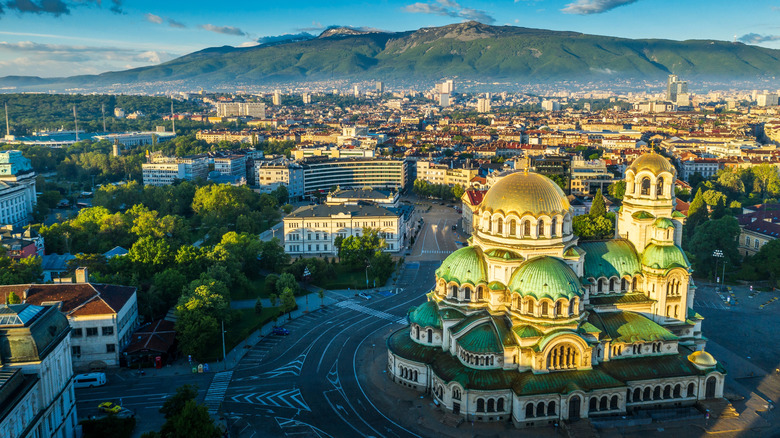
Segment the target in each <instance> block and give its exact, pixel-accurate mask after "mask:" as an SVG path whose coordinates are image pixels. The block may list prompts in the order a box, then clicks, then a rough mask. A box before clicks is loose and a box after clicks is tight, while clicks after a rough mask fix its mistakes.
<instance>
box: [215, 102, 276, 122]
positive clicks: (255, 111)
mask: <svg viewBox="0 0 780 438" xmlns="http://www.w3.org/2000/svg"><path fill="white" fill-rule="evenodd" d="M230 116H249V117H256V118H258V119H264V118H265V104H264V103H260V102H219V103H217V117H230Z"/></svg>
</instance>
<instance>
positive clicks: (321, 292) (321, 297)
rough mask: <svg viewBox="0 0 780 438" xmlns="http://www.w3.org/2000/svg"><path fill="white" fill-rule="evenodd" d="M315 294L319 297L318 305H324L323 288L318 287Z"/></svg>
mask: <svg viewBox="0 0 780 438" xmlns="http://www.w3.org/2000/svg"><path fill="white" fill-rule="evenodd" d="M317 296H318V297H319V298H320V307H325V289H322V288H320V290H318V291H317Z"/></svg>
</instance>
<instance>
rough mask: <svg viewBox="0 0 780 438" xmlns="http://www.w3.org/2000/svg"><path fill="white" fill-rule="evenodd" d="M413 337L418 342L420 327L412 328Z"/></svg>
mask: <svg viewBox="0 0 780 438" xmlns="http://www.w3.org/2000/svg"><path fill="white" fill-rule="evenodd" d="M414 337H415V338H417V340H420V327H419V326H415V327H414Z"/></svg>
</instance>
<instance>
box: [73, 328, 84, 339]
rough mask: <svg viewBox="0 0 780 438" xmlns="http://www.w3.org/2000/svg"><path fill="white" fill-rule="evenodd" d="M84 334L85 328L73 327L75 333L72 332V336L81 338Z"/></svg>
mask: <svg viewBox="0 0 780 438" xmlns="http://www.w3.org/2000/svg"><path fill="white" fill-rule="evenodd" d="M83 335H84V330H82V329H80V328H76V329H73V333H71V335H70V336H71V337H73V338H80V337H82V336H83Z"/></svg>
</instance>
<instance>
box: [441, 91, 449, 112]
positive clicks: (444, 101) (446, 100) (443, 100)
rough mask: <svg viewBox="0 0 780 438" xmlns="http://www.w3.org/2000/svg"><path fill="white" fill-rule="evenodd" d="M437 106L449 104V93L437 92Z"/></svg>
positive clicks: (443, 106) (444, 106)
mask: <svg viewBox="0 0 780 438" xmlns="http://www.w3.org/2000/svg"><path fill="white" fill-rule="evenodd" d="M439 106H440V107H442V108H446V107H448V106H450V93H439Z"/></svg>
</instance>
